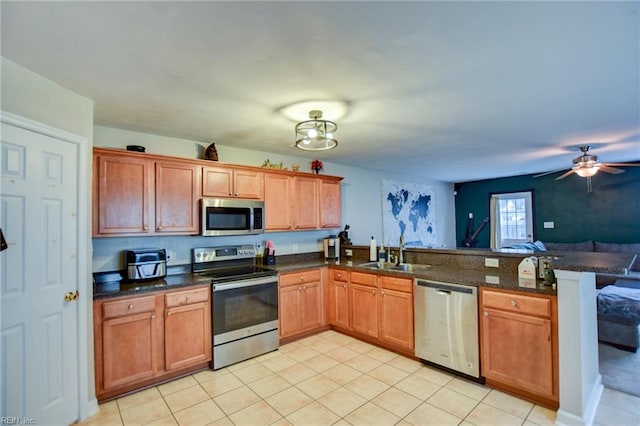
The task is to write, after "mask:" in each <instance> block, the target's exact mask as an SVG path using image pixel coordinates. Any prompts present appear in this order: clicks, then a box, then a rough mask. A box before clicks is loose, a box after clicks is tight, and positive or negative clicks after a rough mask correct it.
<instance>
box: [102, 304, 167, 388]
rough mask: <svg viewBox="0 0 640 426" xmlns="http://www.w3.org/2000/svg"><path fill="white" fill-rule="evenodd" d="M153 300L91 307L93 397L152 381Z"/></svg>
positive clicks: (156, 337) (155, 353) (156, 355)
mask: <svg viewBox="0 0 640 426" xmlns="http://www.w3.org/2000/svg"><path fill="white" fill-rule="evenodd" d="M158 314H159V312H158V302H157V300H156V296H153V295H151V296H143V297H128V298H125V299H121V300H114V301H110V300H109V301H105V302H102V301H100V302H98V303H97V304H96V306H95V311H94V317H95V318H96V319H97V321H95V320H94V322H95V352H96V354H95V356H96V366H95V369H96V387H97V390H96V393H97V394H98V396H100V395H101V394H102V393H105V392H109V391H112V390H116V389H118V388H125V387H126V386H129V385H135V384H136V383H139V382H142V381H145V380H148V379H152V378H154V377H156V376H157V375H158V371H159V369H160V363H161V360H160V351H159V350H158V349H159V342H160V337H161V333H160V331H159V330H160V328H161V327H162V316H161V315H158Z"/></svg>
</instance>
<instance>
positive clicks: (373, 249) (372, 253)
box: [369, 236, 378, 262]
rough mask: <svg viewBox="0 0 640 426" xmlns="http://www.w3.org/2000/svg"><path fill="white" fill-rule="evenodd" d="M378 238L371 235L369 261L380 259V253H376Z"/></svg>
mask: <svg viewBox="0 0 640 426" xmlns="http://www.w3.org/2000/svg"><path fill="white" fill-rule="evenodd" d="M376 247H377V246H376V239H375V238H373V236H372V237H371V241H370V242H369V261H370V262H375V261H376V260H378V255H377V253H376Z"/></svg>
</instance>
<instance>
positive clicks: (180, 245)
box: [93, 126, 455, 272]
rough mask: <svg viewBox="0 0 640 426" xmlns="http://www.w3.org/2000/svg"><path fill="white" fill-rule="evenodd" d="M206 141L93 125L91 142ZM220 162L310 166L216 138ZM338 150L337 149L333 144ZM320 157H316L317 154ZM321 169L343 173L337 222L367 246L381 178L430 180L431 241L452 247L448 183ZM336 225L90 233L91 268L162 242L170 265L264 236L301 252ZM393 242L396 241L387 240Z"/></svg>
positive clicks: (176, 150) (377, 229)
mask: <svg viewBox="0 0 640 426" xmlns="http://www.w3.org/2000/svg"><path fill="white" fill-rule="evenodd" d="M208 144H209V143H208V142H198V141H191V140H185V139H178V138H169V137H164V136H157V135H150V134H145V133H137V132H131V131H127V130H121V129H114V128H109V127H103V126H95V129H94V145H95V146H100V147H109V148H125V147H126V146H127V145H142V146H144V147H145V148H146V152H148V153H154V154H163V155H173V156H177V157H187V158H202V152H203V151H204V149H205V148H206V147H207V146H208ZM216 148H217V151H218V157H219V160H220V161H221V162H225V163H234V164H244V165H251V166H261V165H262V163H263V162H264V161H265V160H266V159H269V160H270V161H271V162H272V163H280V162H283V163H284V165H285V166H286V167H288V168H289V169H291V164H293V163H299V164H300V165H301V170H309V163H310V160H308V159H306V158H302V157H296V156H295V154H296V151H295V150H294V149H292V154H293V155H291V156H282V155H277V154H273V153H267V152H260V151H250V150H246V149H241V148H235V147H232V146H225V145H220V144H218V143H216ZM338 149H339V148H338ZM320 158H321V157H320ZM323 173H325V174H328V175H334V176H342V177H344V180H343V181H342V223H343V225H344V224H349V225H350V227H351V232H350V237H351V240H352V241H353V243H354V244H358V245H368V244H369V239H370V238H371V236H372V235H373V236H374V237H375V238H376V239H377V241H381V239H382V190H381V180H382V179H383V178H386V179H396V180H401V181H408V182H418V183H425V184H428V185H431V186H432V187H433V188H434V190H435V199H436V207H437V209H436V218H437V224H438V229H437V230H436V237H437V243H436V245H437V246H439V247H441V246H446V247H455V213H454V198H453V184H450V183H445V182H439V181H430V180H424V179H416V178H413V177H410V176H404V175H401V174H390V173H383V172H379V171H376V170H368V169H361V168H355V167H348V166H343V165H340V164H335V163H328V162H324V170H323ZM337 231H338V230H326V231H308V232H278V233H265V234H263V235H259V236H242V237H214V238H211V237H148V238H140V237H135V238H95V239H94V240H93V244H94V247H93V250H94V257H93V267H94V271H95V272H98V271H113V270H118V269H121V268H122V267H123V264H122V259H121V251H122V250H126V249H130V248H142V247H151V246H153V247H162V248H166V249H167V250H170V251H171V252H172V253H173V259H172V263H173V264H185V263H190V262H191V259H190V255H191V254H190V253H191V248H193V247H207V246H220V245H225V244H245V243H246V244H254V243H256V242H263V241H264V240H266V239H270V240H273V242H274V243H275V246H276V251H277V253H276V254H291V253H306V252H313V251H321V240H322V239H323V238H324V237H325V236H327V235H330V234H335V233H336V232H337ZM391 243H392V245H397V242H391Z"/></svg>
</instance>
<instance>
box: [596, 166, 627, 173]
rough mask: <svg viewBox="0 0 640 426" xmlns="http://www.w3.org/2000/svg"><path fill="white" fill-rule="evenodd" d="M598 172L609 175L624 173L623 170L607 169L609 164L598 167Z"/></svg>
mask: <svg viewBox="0 0 640 426" xmlns="http://www.w3.org/2000/svg"><path fill="white" fill-rule="evenodd" d="M599 170H600V171H603V172H605V173H611V174H613V175H619V174H620V173H624V170H622V169H617V168H615V167H609V164H603V165H602V166H600V169H599Z"/></svg>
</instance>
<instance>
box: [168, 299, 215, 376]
mask: <svg viewBox="0 0 640 426" xmlns="http://www.w3.org/2000/svg"><path fill="white" fill-rule="evenodd" d="M164 346H165V349H164V357H165V369H166V370H167V371H171V370H179V369H181V368H185V367H189V366H192V365H197V364H199V363H203V362H207V361H211V305H210V303H209V302H208V301H207V302H200V303H192V304H188V305H183V306H178V307H175V308H168V309H166V311H165V320H164Z"/></svg>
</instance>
